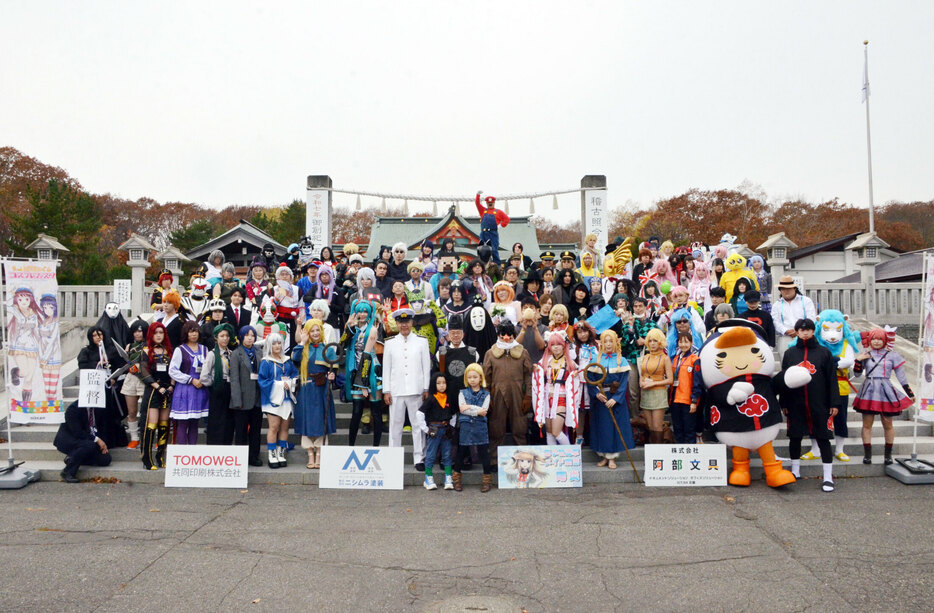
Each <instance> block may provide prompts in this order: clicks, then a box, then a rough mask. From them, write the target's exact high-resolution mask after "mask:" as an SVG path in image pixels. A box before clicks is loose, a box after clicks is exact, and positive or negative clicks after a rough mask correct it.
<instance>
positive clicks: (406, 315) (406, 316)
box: [392, 309, 415, 323]
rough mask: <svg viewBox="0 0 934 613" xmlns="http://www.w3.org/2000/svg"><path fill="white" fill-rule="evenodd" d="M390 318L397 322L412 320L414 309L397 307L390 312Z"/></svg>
mask: <svg viewBox="0 0 934 613" xmlns="http://www.w3.org/2000/svg"><path fill="white" fill-rule="evenodd" d="M392 318H393V319H395V320H396V322H397V323H399V322H403V321H412V320H413V319H415V311H413V310H412V309H397V310H395V311H393V312H392Z"/></svg>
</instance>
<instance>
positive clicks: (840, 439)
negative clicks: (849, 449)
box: [836, 436, 846, 453]
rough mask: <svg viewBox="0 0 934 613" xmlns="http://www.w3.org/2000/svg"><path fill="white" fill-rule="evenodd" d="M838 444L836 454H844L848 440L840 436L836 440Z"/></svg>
mask: <svg viewBox="0 0 934 613" xmlns="http://www.w3.org/2000/svg"><path fill="white" fill-rule="evenodd" d="M836 443H837V451H836V453H843V445H844V444H845V443H846V439H845V438H843V437H842V436H838V437H837V438H836Z"/></svg>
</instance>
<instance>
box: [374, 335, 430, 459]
mask: <svg viewBox="0 0 934 613" xmlns="http://www.w3.org/2000/svg"><path fill="white" fill-rule="evenodd" d="M430 376H431V354H430V352H429V350H428V340H427V339H425V338H423V337H421V336H418V335H417V334H415V333H414V332H412V333H409V335H408V336H402V334H401V333H399V334H397V335H396V336H394V337H392V338H391V339H389V340H387V341H386V344H385V345H384V347H383V394H391V395H392V404H391V405H389V446H390V447H401V446H402V427H403V425H404V424H405V414H406V412H407V413H408V415H409V422H410V423H411V424H412V448H413V452H414V459H415V463H416V464H418V463H420V462H423V461H424V458H425V455H424V443H425V433H424V431H423V429H422V426H423V423H424V419H423V418H422V413H420V412H419V410H418V409H419V408H421V406H422V394H423V393H426V392H428V384H429V377H430Z"/></svg>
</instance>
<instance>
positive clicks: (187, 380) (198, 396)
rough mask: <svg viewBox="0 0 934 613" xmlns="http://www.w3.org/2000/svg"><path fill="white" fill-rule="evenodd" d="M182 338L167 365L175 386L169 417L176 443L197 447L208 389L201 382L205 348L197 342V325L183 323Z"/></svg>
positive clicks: (191, 322)
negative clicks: (173, 422)
mask: <svg viewBox="0 0 934 613" xmlns="http://www.w3.org/2000/svg"><path fill="white" fill-rule="evenodd" d="M181 336H182V338H184V339H185V344H184V345H182V346H181V347H177V348H176V349H175V352H174V353H173V354H172V362H171V363H170V364H169V375H170V376H171V377H172V379H173V380H174V381H175V384H176V385H175V394H174V395H173V397H172V410H171V412H170V413H169V416H170V417H171V418H172V419H174V420H175V444H177V445H197V444H198V421H199V420H200V419H201V418H202V417H207V416H208V388H207V387H205V384H204V383H202V380H201V374H202V369H203V367H204V361H205V360H206V359H207V356H208V349H207V347H205V346H204V345H202V344H201V343H199V342H198V341H199V340H200V338H201V332H200V331H199V330H198V322H195V321H186V322H185V323H184V324H183V325H182V334H181Z"/></svg>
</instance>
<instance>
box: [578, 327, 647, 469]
mask: <svg viewBox="0 0 934 613" xmlns="http://www.w3.org/2000/svg"><path fill="white" fill-rule="evenodd" d="M596 363H598V364H600V365H601V366H602V367H603V368H605V369H606V378H605V379H604V380H603V383H601V384H600V385H599V386H594V385H589V384H588V385H587V393H588V394H590V448H591V449H592V450H593V451H594V453H596V454H597V455H599V456H600V461H599V462H597V466H608V467H609V468H611V469H615V468H616V467H617V466H616V458H617V457H619V454H620V452H621V451H623V449H624V448H623V441H622V440H620V438H619V433H620V432H621V433H622V435H623V439H624V440H625V442H626V447H625V448H626V449H632V447H633V446H634V444H635V443H634V441H633V438H632V427H631V426H630V425H629V403H628V402H627V400H626V393H627V391H628V390H629V360H627V359H626V356H624V355H623V353H622V351H621V350H620V344H619V337H618V336H617V335H616V332H613V331H612V330H607V331H606V332H604V333H603V334H601V335H600V356H599V357H598V358H597V361H596ZM588 378H593V375H592V374H591V375H589V377H588ZM610 411H612V412H613V416H612V417H611V416H610ZM613 417H615V418H616V424H614V423H613ZM617 425H618V426H619V432H617V431H616V426H617Z"/></svg>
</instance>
